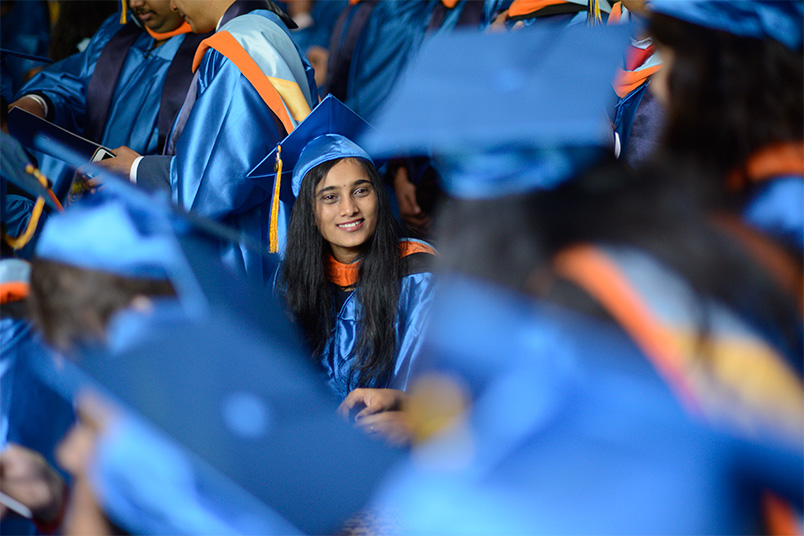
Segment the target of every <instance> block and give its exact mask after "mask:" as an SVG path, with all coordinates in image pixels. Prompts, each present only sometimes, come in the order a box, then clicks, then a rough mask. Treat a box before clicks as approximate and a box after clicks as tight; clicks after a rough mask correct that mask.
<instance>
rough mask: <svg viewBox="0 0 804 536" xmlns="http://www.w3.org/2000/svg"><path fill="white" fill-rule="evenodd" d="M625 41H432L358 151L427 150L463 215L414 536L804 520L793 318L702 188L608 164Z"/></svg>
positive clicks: (400, 497)
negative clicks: (692, 190)
mask: <svg viewBox="0 0 804 536" xmlns="http://www.w3.org/2000/svg"><path fill="white" fill-rule="evenodd" d="M618 35H619V39H617V38H616V37H617V36H618ZM627 38H628V35H627V32H626V31H624V29H623V28H618V27H608V28H588V27H584V26H575V27H569V28H560V29H557V28H547V27H544V28H533V29H531V30H530V31H521V32H510V33H504V34H497V35H486V36H483V38H482V39H481V38H479V37H473V36H469V35H453V36H450V37H445V38H444V39H441V40H438V41H437V40H436V39H433V40H432V41H431V42H430V43H429V44H425V46H424V47H423V49H422V52H421V54H420V56H419V58H418V62H417V63H414V64H413V65H412V66H411V68H410V70H409V71H408V73H407V75H406V79H405V82H404V83H403V84H402V85H401V86H400V87H399V94H398V95H397V96H395V97H392V99H391V101H390V102H389V106H388V108H387V114H386V115H381V116H380V117H379V118H378V120H377V130H378V134H377V135H376V136H375V137H373V138H369V139H365V140H361V142H362V143H363V144H364V145H365V146H366V147H367V149H368V150H369V151H371V152H372V154H378V155H382V154H389V153H392V152H395V151H398V150H399V149H400V147H401V148H402V149H408V150H410V151H411V152H427V151H428V150H429V151H430V152H431V153H433V154H434V160H435V162H436V164H437V165H438V166H439V169H440V170H441V171H442V174H441V175H442V177H444V179H445V189H446V190H447V191H448V193H449V194H450V195H451V196H453V199H452V200H451V202H450V204H449V205H448V206H447V207H445V208H444V210H443V212H442V217H441V219H440V220H439V226H438V229H437V236H438V239H439V249H440V253H441V256H440V257H439V264H440V266H439V275H440V282H439V292H438V296H437V298H436V300H435V303H434V305H433V311H432V317H431V319H430V323H429V327H428V330H427V334H426V336H425V341H424V342H423V350H422V353H421V356H422V357H420V359H419V364H418V365H417V375H416V378H415V380H414V381H413V382H412V385H411V386H410V387H409V391H408V392H409V401H408V402H409V408H410V409H409V414H410V415H411V420H412V422H413V423H414V424H413V430H414V437H416V438H417V452H416V455H415V456H413V457H412V458H411V463H410V464H408V466H406V467H405V468H404V469H403V470H400V471H399V472H398V473H397V476H398V478H397V479H396V482H395V485H393V484H392V485H391V487H392V488H395V489H392V491H389V493H388V494H387V495H385V496H384V497H383V500H381V501H380V502H381V503H382V504H383V505H390V506H391V507H392V508H394V509H395V511H396V512H397V513H398V514H399V518H400V519H402V520H403V523H404V525H405V526H404V529H403V532H404V533H409V534H465V533H472V534H517V533H520V534H644V533H650V532H661V533H684V534H703V533H721V534H724V533H749V532H758V531H760V530H762V523H763V513H764V512H763V507H762V503H763V488H764V489H772V490H774V491H777V492H779V493H781V494H782V495H783V496H785V497H786V498H787V499H789V500H791V501H792V504H801V497H802V482H801V479H800V478H799V476H798V475H800V473H801V468H802V467H804V459H802V453H804V448H802V445H804V427H802V423H804V420H802V411H803V410H804V389H803V388H802V382H801V380H800V377H799V375H798V371H799V370H800V368H794V367H795V365H796V364H797V363H798V364H800V356H801V343H800V338H796V337H795V334H792V335H791V334H789V333H788V335H790V338H789V339H787V340H785V339H784V337H783V336H775V337H774V336H773V334H772V333H773V328H776V330H777V331H776V333H784V332H785V328H790V327H797V326H800V323H799V320H798V317H797V316H796V314H795V313H796V311H795V307H794V304H793V303H791V300H789V299H786V296H785V295H784V294H783V293H782V292H781V290H780V289H778V288H776V287H774V286H773V284H772V283H773V282H772V281H769V280H768V278H767V277H766V274H764V273H762V272H761V271H760V270H759V269H758V267H757V266H755V265H754V264H752V263H751V261H750V259H749V258H748V257H747V256H746V255H745V253H744V252H743V251H742V250H740V248H739V247H738V244H737V243H736V242H735V241H734V240H730V239H729V237H728V236H724V235H723V234H722V233H720V234H719V233H717V232H716V230H715V229H713V226H712V225H711V222H708V221H707V220H706V219H705V217H704V215H703V213H702V211H700V210H698V209H699V207H697V206H696V205H695V203H694V202H692V201H690V198H689V196H687V195H685V192H683V191H681V190H680V189H678V188H677V187H676V186H675V185H674V184H672V183H669V182H668V181H661V180H657V179H656V177H638V176H635V175H634V174H633V173H630V172H629V171H628V169H625V168H624V167H623V166H622V164H618V163H617V162H616V161H614V159H613V155H612V145H613V143H612V142H613V133H612V131H611V124H610V122H609V121H608V118H606V117H605V114H604V113H603V110H604V109H605V101H606V99H607V98H610V97H613V95H611V91H610V83H611V80H612V74H613V73H614V71H615V68H616V60H617V56H618V55H619V54H621V53H622V50H623V49H624V47H625V46H626V43H627ZM535 50H538V51H539V52H540V54H539V62H538V63H534V62H533V51H535ZM466 56H469V57H472V58H473V62H472V66H471V68H467V67H466V65H465V64H462V63H461V62H460V61H458V58H460V57H466ZM570 58H572V61H575V62H580V65H581V66H582V68H580V69H566V65H567V64H568V63H569V61H570ZM458 94H460V95H462V96H463V97H462V98H461V99H453V100H450V101H448V102H445V101H444V99H443V98H439V97H440V96H441V95H458ZM478 102H481V103H488V102H495V103H505V105H504V106H502V104H501V108H497V107H483V106H476V105H475V103H478ZM512 287H513V291H512ZM747 288H750V289H752V292H751V293H750V295H749V293H746V292H745V289H747ZM769 332H770V334H769ZM785 357H789V358H790V359H789V361H787V360H786V359H785ZM425 369H427V370H426V372H425ZM423 373H424V374H423ZM425 374H427V375H430V377H429V378H428V377H427V376H426V375H425ZM427 381H429V382H431V383H430V384H429V386H428V384H427V383H425V382H427ZM687 410H688V411H687ZM418 415H421V416H423V417H424V420H423V422H421V423H419V422H418V421H417V420H416V417H417V416H418ZM439 429H440V433H437V434H435V435H433V434H434V432H433V431H434V430H439ZM428 435H429V438H430V439H431V440H430V441H426V439H427V438H428ZM419 438H422V439H425V441H422V442H421V444H418V440H419ZM746 438H747V439H746ZM782 451H784V452H785V454H781V452H782ZM777 455H778V457H777ZM703 460H706V461H703ZM784 467H786V469H784ZM749 473H751V474H750V475H749ZM791 474H796V477H795V479H791V478H789V475H791ZM771 502H773V501H771ZM679 512H683V515H679ZM787 519H791V518H790V517H788V518H787Z"/></svg>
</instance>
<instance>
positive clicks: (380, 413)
mask: <svg viewBox="0 0 804 536" xmlns="http://www.w3.org/2000/svg"><path fill="white" fill-rule="evenodd" d="M407 398H408V395H407V394H406V393H405V392H404V391H400V390H398V389H362V388H361V389H355V390H354V391H352V392H351V393H349V395H348V396H347V397H346V399H345V400H344V401H343V402H342V403H341V405H340V406H339V407H338V413H339V414H340V415H341V416H342V417H343V418H345V419H349V418H350V414H352V413H354V412H355V411H357V414H356V415H355V416H354V422H355V425H356V426H358V427H359V428H360V429H362V430H363V431H365V432H366V433H368V434H371V435H373V434H377V435H378V436H380V437H381V438H382V439H384V440H386V441H388V442H389V443H391V444H392V445H397V446H402V445H407V444H409V443H410V438H411V436H412V434H411V427H410V423H409V422H408V419H407V413H406V411H405V409H406V407H407ZM358 410H359V411H358Z"/></svg>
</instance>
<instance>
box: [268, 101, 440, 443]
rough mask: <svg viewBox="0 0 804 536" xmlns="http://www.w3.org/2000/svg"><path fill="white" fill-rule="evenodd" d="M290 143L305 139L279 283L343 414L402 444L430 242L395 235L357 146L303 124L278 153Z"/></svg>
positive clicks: (428, 286) (377, 181) (426, 297)
mask: <svg viewBox="0 0 804 536" xmlns="http://www.w3.org/2000/svg"><path fill="white" fill-rule="evenodd" d="M322 105H323V103H322ZM322 105H319V107H321V106H322ZM338 105H339V106H343V105H341V104H340V103H338ZM314 114H316V111H313V112H312V113H311V114H310V117H312V121H313V122H314V121H316V120H317V118H316V116H315V115H314ZM308 120H310V118H309V117H308V119H307V120H305V121H308ZM302 125H304V123H302ZM308 125H309V123H308ZM304 132H307V135H305V134H304ZM297 133H301V134H297ZM292 137H295V138H299V139H297V140H295V141H294V140H290V139H291V138H292ZM296 143H298V144H299V145H301V147H303V150H301V151H300V152H299V153H298V154H299V157H298V162H296V163H295V167H294V168H293V178H292V182H293V193H294V195H296V197H297V199H296V202H295V204H294V205H293V210H292V213H291V220H290V224H289V227H288V235H287V236H288V238H287V246H286V250H285V258H284V261H283V263H282V266H281V268H280V272H279V278H278V281H277V290H278V292H279V293H280V294H281V295H282V296H283V298H284V301H285V304H286V306H287V308H288V309H289V311H290V312H291V313H292V315H293V316H294V317H295V319H296V320H297V321H298V322H299V324H300V325H301V327H302V328H303V330H304V332H305V334H306V335H307V339H308V341H309V343H310V347H311V349H312V354H313V359H314V360H315V362H316V363H317V364H318V365H319V366H320V367H321V369H322V370H323V371H324V372H325V374H326V378H327V382H328V384H329V386H330V387H331V388H332V389H333V390H334V391H335V393H336V395H337V396H338V398H339V400H341V401H342V404H341V408H340V410H341V412H342V414H343V415H344V416H348V415H349V414H350V412H352V413H353V414H354V420H355V422H356V424H357V425H358V426H360V427H361V428H363V429H364V430H365V431H366V432H368V433H376V434H379V435H381V436H382V437H384V438H385V439H387V440H389V441H391V442H393V443H397V444H403V443H406V442H407V441H408V440H409V435H410V434H409V429H408V425H407V421H406V416H405V415H406V414H405V406H406V395H405V393H404V390H405V389H406V387H407V384H408V375H409V372H410V369H411V365H412V363H413V362H414V361H415V359H416V357H417V355H418V353H419V347H420V340H419V335H420V333H421V332H422V330H423V329H424V325H425V323H426V321H427V318H428V316H429V310H430V303H431V301H432V298H433V293H434V290H435V282H436V278H435V275H434V274H433V273H431V271H430V269H429V268H428V264H429V262H430V261H431V260H432V259H433V255H434V253H435V251H434V250H433V248H432V247H430V246H429V245H428V244H426V243H424V242H420V241H415V240H409V239H403V238H401V231H400V226H399V224H398V222H397V221H396V220H395V219H394V217H393V215H392V213H391V208H390V205H389V201H388V198H387V196H386V193H385V187H384V185H383V182H382V179H381V178H380V175H379V173H378V172H377V170H376V168H375V166H374V163H373V162H372V160H371V157H370V156H369V155H368V154H367V153H366V152H365V151H364V150H363V149H362V148H360V147H359V146H357V145H356V144H355V143H353V142H352V141H351V140H349V139H348V138H346V137H344V136H342V135H340V134H331V133H326V134H320V132H316V133H314V134H312V135H310V133H309V129H306V127H302V126H300V127H298V128H297V130H296V131H294V132H293V133H292V134H291V135H290V136H288V138H286V139H285V141H283V143H282V145H283V147H285V149H283V151H285V152H284V153H283V154H286V153H290V152H292V148H291V147H292V145H293V144H296ZM288 165H293V164H292V163H290V162H288Z"/></svg>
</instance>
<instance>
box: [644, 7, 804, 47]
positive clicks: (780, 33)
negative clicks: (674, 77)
mask: <svg viewBox="0 0 804 536" xmlns="http://www.w3.org/2000/svg"><path fill="white" fill-rule="evenodd" d="M649 7H650V10H651V11H653V12H655V13H662V14H664V15H668V16H670V17H674V18H677V19H681V20H683V21H686V22H689V23H692V24H696V25H698V26H704V27H706V28H711V29H713V30H722V31H724V32H729V33H732V34H735V35H739V36H743V37H755V38H757V39H774V40H776V41H779V42H780V43H783V44H784V45H785V46H787V47H788V48H790V49H793V50H801V48H802V42H803V41H804V2H802V1H801V0H762V1H759V0H739V1H733V0H651V2H650V4H649Z"/></svg>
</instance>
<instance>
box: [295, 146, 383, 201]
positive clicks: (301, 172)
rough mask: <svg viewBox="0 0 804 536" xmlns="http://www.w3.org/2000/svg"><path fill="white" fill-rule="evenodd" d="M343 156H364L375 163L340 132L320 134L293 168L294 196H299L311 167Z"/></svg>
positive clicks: (305, 148)
mask: <svg viewBox="0 0 804 536" xmlns="http://www.w3.org/2000/svg"><path fill="white" fill-rule="evenodd" d="M341 158H362V159H364V160H368V161H369V162H371V163H372V164H373V163H374V161H373V160H372V159H371V157H370V156H369V155H368V153H367V152H366V151H364V150H363V149H362V148H360V147H359V146H358V145H357V144H356V143H355V142H353V141H352V140H350V139H349V138H347V137H346V136H341V135H340V134H324V135H323V136H318V137H317V138H314V139H313V140H311V141H310V142H309V143H308V144H307V145H306V146H305V147H304V150H302V152H301V155H299V161H298V162H297V163H296V167H294V168H293V179H292V181H293V182H292V184H293V195H294V197H299V191H300V190H301V183H302V180H304V177H305V176H306V175H307V173H309V172H310V170H311V169H313V168H314V167H316V166H317V165H319V164H323V163H324V162H329V161H330V160H338V159H341Z"/></svg>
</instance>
